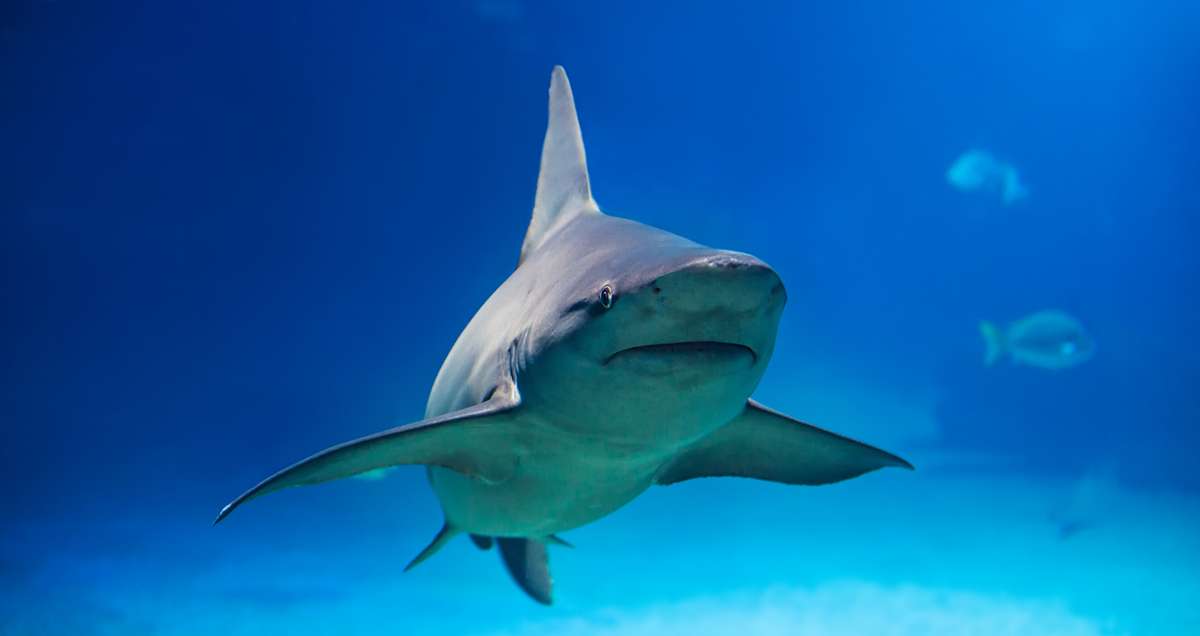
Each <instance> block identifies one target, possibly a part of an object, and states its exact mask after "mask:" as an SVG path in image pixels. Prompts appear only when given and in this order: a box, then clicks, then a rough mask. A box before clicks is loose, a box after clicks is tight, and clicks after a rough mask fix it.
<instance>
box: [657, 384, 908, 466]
mask: <svg viewBox="0 0 1200 636" xmlns="http://www.w3.org/2000/svg"><path fill="white" fill-rule="evenodd" d="M885 466H899V467H902V468H908V469H912V465H911V464H909V463H908V462H907V461H905V460H903V459H901V458H899V457H897V456H895V455H893V454H891V453H888V452H886V451H882V450H880V449H878V448H875V447H874V446H868V445H867V444H863V443H862V442H856V441H854V440H852V439H849V438H846V437H842V436H841V435H838V434H836V433H831V432H829V431H826V430H822V429H820V428H817V427H815V426H812V425H811V424H805V423H804V422H801V421H799V420H795V419H792V418H790V417H788V416H786V415H784V414H782V413H779V412H776V411H773V410H771V409H768V408H766V407H765V406H762V405H761V404H758V403H757V402H755V401H754V400H749V401H747V403H746V410H744V411H743V412H742V414H741V415H739V416H738V417H737V418H735V419H734V420H733V421H732V422H730V423H729V424H726V425H725V426H723V427H722V428H720V429H718V430H717V431H716V432H715V433H713V434H712V435H709V436H708V437H706V438H704V439H702V440H700V441H699V442H697V443H696V444H695V445H693V446H691V447H689V448H688V449H686V450H684V451H683V452H681V453H680V454H679V455H678V456H677V457H676V458H675V459H673V460H672V461H670V462H668V463H667V464H666V465H665V466H664V467H663V469H662V470H661V471H660V472H659V473H658V475H657V477H656V479H655V480H656V482H657V483H659V484H662V485H667V484H674V483H676V482H680V481H684V480H687V479H696V478H698V477H751V478H754V479H764V480H767V481H776V482H781V483H785V484H805V485H818V484H829V483H833V482H836V481H842V480H843V479H850V478H851V477H857V476H859V475H861V474H863V473H867V472H870V471H872V470H876V469H879V468H884V467H885Z"/></svg>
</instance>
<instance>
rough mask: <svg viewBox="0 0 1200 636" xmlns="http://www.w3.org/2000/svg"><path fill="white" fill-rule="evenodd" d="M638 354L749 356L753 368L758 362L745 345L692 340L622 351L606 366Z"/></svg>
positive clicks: (607, 360)
mask: <svg viewBox="0 0 1200 636" xmlns="http://www.w3.org/2000/svg"><path fill="white" fill-rule="evenodd" d="M636 354H648V355H653V356H663V357H676V356H694V355H710V356H721V357H737V356H744V355H749V356H750V365H751V366H753V365H754V364H756V363H757V362H758V354H757V353H755V352H754V349H751V348H750V347H747V346H746V345H744V344H737V343H735V342H718V341H715V340H692V341H688V342H663V343H659V344H648V345H638V346H636V347H629V348H628V349H621V350H620V351H618V352H616V353H614V354H612V355H610V356H608V357H607V358H605V359H604V364H606V365H607V364H608V363H610V362H612V361H613V360H614V359H616V358H618V357H621V356H626V355H636Z"/></svg>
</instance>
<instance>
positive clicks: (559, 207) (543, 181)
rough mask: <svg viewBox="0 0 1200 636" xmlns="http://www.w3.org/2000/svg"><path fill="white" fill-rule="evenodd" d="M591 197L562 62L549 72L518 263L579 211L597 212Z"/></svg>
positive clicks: (573, 107) (577, 122) (569, 89)
mask: <svg viewBox="0 0 1200 636" xmlns="http://www.w3.org/2000/svg"><path fill="white" fill-rule="evenodd" d="M599 213H600V208H599V207H598V206H597V205H596V202H595V201H594V200H592V187H591V185H590V183H589V181H588V171H587V156H586V154H585V153H584V151H583V134H582V133H581V132H580V130H579V117H578V115H576V113H575V97H574V96H573V95H572V94H571V82H570V81H568V80H567V72H566V71H564V70H563V67H561V66H555V67H554V72H553V73H551V75H550V119H549V122H548V123H547V125H546V139H545V141H543V142H542V167H541V172H540V173H539V174H538V182H537V195H536V197H535V199H534V204H533V218H531V219H530V220H529V229H527V230H526V231H525V240H524V242H523V243H522V244H521V259H520V261H518V265H519V264H520V263H523V262H525V259H527V258H528V257H529V255H530V254H531V253H532V252H533V251H534V250H536V249H537V248H538V246H539V245H541V244H542V243H543V242H545V240H546V237H548V236H550V235H551V234H553V233H554V232H555V231H557V230H558V229H559V228H561V227H562V226H563V225H565V224H566V223H567V222H568V221H570V220H571V219H573V218H575V217H577V216H579V215H582V214H599Z"/></svg>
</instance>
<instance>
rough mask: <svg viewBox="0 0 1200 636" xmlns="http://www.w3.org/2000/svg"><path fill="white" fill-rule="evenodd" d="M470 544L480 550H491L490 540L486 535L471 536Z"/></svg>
mask: <svg viewBox="0 0 1200 636" xmlns="http://www.w3.org/2000/svg"><path fill="white" fill-rule="evenodd" d="M471 543H474V544H475V547H477V548H479V549H480V550H491V549H492V538H491V537H489V536H487V535H482V534H473V535H471Z"/></svg>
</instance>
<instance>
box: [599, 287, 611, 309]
mask: <svg viewBox="0 0 1200 636" xmlns="http://www.w3.org/2000/svg"><path fill="white" fill-rule="evenodd" d="M612 301H613V290H612V286H610V285H605V286H604V287H601V288H600V306H601V307H603V308H605V309H608V308H609V307H612Z"/></svg>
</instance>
